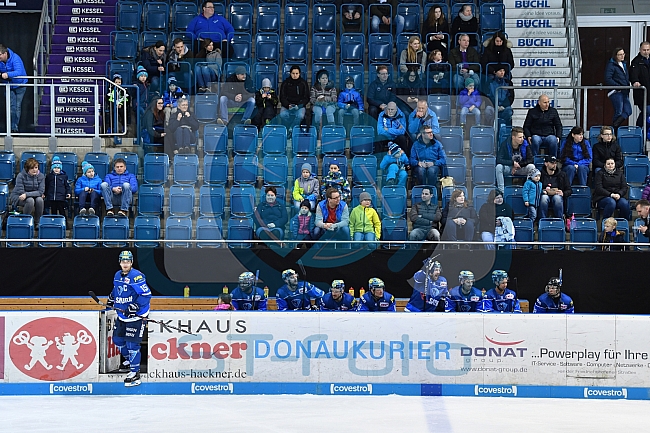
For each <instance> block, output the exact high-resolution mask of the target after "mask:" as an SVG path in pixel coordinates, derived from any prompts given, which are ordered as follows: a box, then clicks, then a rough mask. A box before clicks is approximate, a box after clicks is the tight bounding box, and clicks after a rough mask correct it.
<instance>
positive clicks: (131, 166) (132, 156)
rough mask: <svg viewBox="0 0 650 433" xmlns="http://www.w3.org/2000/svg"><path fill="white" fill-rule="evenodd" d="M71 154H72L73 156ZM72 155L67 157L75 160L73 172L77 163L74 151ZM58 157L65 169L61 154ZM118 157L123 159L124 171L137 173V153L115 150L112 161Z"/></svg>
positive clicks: (138, 160) (138, 163) (135, 174)
mask: <svg viewBox="0 0 650 433" xmlns="http://www.w3.org/2000/svg"><path fill="white" fill-rule="evenodd" d="M55 155H60V154H58V153H57V154H55ZM72 155H74V157H73V156H72ZM72 155H70V156H69V158H70V161H72V160H74V161H75V171H74V172H76V170H77V169H76V167H77V164H76V160H77V155H76V154H74V153H72ZM59 158H60V159H61V164H63V167H64V169H65V163H64V162H63V161H64V159H63V158H62V157H61V156H59ZM118 158H122V159H123V160H124V162H125V163H126V171H128V172H129V173H131V174H133V175H134V176H137V175H138V171H139V168H140V157H139V156H138V154H137V153H135V152H117V153H116V154H115V155H113V161H115V160H116V159H118ZM74 172H73V173H74ZM68 177H70V175H68Z"/></svg>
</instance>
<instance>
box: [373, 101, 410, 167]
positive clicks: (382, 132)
mask: <svg viewBox="0 0 650 433" xmlns="http://www.w3.org/2000/svg"><path fill="white" fill-rule="evenodd" d="M406 127H407V125H406V116H405V115H404V113H403V112H402V110H400V109H399V108H398V107H397V104H396V103H394V102H389V103H388V104H386V107H385V108H384V111H382V112H381V113H379V118H378V119H377V136H378V137H379V141H378V142H377V143H376V145H377V149H376V150H377V151H378V152H382V151H385V150H386V147H387V146H388V143H389V142H390V141H392V142H394V143H396V144H397V145H398V146H399V147H401V148H402V149H404V151H405V152H406V154H407V155H408V154H409V152H410V150H411V147H410V143H409V140H408V136H407V135H406Z"/></svg>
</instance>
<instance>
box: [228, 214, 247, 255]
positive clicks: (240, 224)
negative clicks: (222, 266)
mask: <svg viewBox="0 0 650 433" xmlns="http://www.w3.org/2000/svg"><path fill="white" fill-rule="evenodd" d="M252 239H253V219H252V218H242V217H231V218H230V219H228V240H229V241H250V240H252ZM252 245H253V244H252V243H250V242H228V248H251V247H252Z"/></svg>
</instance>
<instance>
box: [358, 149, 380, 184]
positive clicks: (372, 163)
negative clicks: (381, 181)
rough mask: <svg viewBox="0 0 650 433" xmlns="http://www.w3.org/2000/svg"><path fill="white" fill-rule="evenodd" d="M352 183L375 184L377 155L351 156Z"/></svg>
mask: <svg viewBox="0 0 650 433" xmlns="http://www.w3.org/2000/svg"><path fill="white" fill-rule="evenodd" d="M352 183H353V184H354V185H372V186H375V187H376V185H377V157H376V156H374V155H365V156H361V155H356V156H355V157H353V158H352Z"/></svg>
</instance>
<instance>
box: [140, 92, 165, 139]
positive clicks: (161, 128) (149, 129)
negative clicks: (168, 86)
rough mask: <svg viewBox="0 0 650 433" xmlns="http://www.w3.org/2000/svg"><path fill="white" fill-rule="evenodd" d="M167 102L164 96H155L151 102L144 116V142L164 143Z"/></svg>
mask: <svg viewBox="0 0 650 433" xmlns="http://www.w3.org/2000/svg"><path fill="white" fill-rule="evenodd" d="M164 106H165V102H164V100H163V98H155V99H154V100H153V101H151V104H149V108H147V111H145V113H144V116H143V118H142V142H143V143H144V144H151V145H158V146H162V145H164V144H165V143H164V139H165V135H167V133H166V132H165V110H164Z"/></svg>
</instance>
